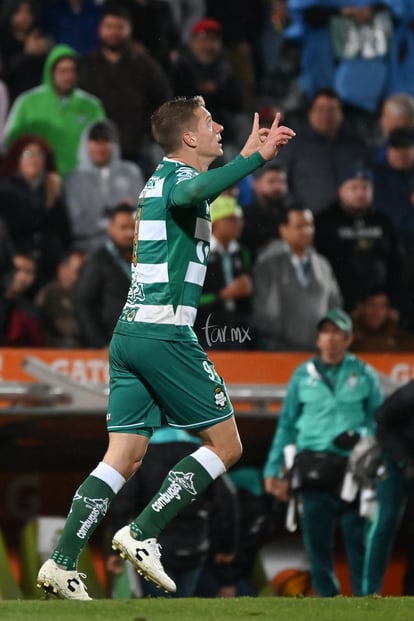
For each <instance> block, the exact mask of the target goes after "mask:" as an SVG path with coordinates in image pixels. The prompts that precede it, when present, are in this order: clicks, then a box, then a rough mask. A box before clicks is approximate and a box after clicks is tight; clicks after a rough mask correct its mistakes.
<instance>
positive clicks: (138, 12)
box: [104, 0, 181, 75]
mask: <svg viewBox="0 0 414 621" xmlns="http://www.w3.org/2000/svg"><path fill="white" fill-rule="evenodd" d="M111 2H112V3H113V4H114V6H124V7H125V8H126V9H127V11H128V13H129V14H130V16H131V23H132V38H133V39H135V41H138V42H139V43H141V44H142V45H143V46H144V47H145V49H146V50H147V51H148V52H149V54H150V55H151V56H152V58H154V59H155V60H156V61H157V62H158V63H159V64H160V65H161V67H162V68H163V69H164V71H165V72H166V73H167V75H168V73H169V72H170V70H171V60H172V58H173V57H174V55H175V54H176V50H177V48H178V47H179V43H180V34H179V29H180V28H181V26H179V27H177V26H176V23H175V20H174V18H173V12H172V6H171V5H170V3H169V2H165V0H107V6H108V5H109V3H111ZM104 10H106V11H107V10H108V9H107V7H105V9H104Z"/></svg>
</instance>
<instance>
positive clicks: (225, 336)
mask: <svg viewBox="0 0 414 621" xmlns="http://www.w3.org/2000/svg"><path fill="white" fill-rule="evenodd" d="M210 209H211V212H210V213H211V222H212V229H213V231H212V232H213V234H212V237H211V244H210V256H209V259H208V264H207V273H206V278H205V281H204V287H203V293H202V295H201V301H200V307H199V309H198V312H197V318H196V322H195V327H194V329H195V331H196V333H197V336H198V338H199V341H200V343H201V345H202V346H203V347H204V348H205V349H245V348H246V347H248V346H249V344H250V342H251V336H250V335H249V329H248V326H247V319H248V316H249V313H250V309H251V295H252V281H251V277H250V255H249V252H248V251H247V250H246V248H243V247H242V246H240V244H239V238H240V235H241V231H242V228H243V213H242V210H241V207H240V206H239V205H238V204H237V201H236V199H235V198H234V197H232V196H228V195H224V194H223V195H221V196H219V197H218V198H217V199H216V200H215V201H213V202H212V203H211V206H210Z"/></svg>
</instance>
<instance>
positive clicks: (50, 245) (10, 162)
mask: <svg viewBox="0 0 414 621" xmlns="http://www.w3.org/2000/svg"><path fill="white" fill-rule="evenodd" d="M1 172H2V175H1V177H0V218H2V219H3V220H4V222H5V223H6V225H7V228H8V230H9V233H10V237H11V240H12V243H13V245H14V247H15V250H16V252H19V253H24V254H27V253H30V254H33V255H34V256H35V258H36V261H37V271H38V276H37V279H36V286H37V287H38V286H40V285H41V284H44V283H45V282H48V281H49V280H50V279H51V278H53V276H54V274H55V269H56V265H57V263H58V261H59V258H60V256H61V253H62V252H64V251H65V250H66V249H67V248H68V247H69V245H70V242H71V229H70V222H69V216H68V213H67V209H66V205H65V202H64V200H63V196H62V180H61V178H60V176H59V175H58V174H57V173H56V169H55V165H54V160H53V153H52V151H51V149H50V147H49V145H48V144H47V143H46V142H45V141H44V140H42V139H41V138H37V137H36V136H28V135H26V136H21V137H20V138H17V140H16V141H15V142H14V143H13V144H12V145H11V146H10V149H9V151H8V152H7V155H6V157H5V158H4V160H3V162H2V167H1Z"/></svg>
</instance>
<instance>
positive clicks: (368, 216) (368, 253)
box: [315, 202, 401, 310]
mask: <svg viewBox="0 0 414 621" xmlns="http://www.w3.org/2000/svg"><path fill="white" fill-rule="evenodd" d="M315 247H316V249H317V250H318V252H320V253H321V254H323V255H325V257H326V258H327V259H328V260H329V262H330V264H331V266H332V269H333V271H334V273H335V276H336V279H337V281H338V284H339V287H340V289H341V292H342V295H343V298H344V304H345V309H346V310H352V309H353V308H354V306H355V304H356V303H357V301H358V299H359V297H360V295H361V294H363V293H365V292H366V290H367V289H368V288H369V287H373V286H380V285H381V286H384V287H386V288H387V290H388V291H389V294H390V295H391V297H392V298H393V301H395V298H396V297H397V292H398V287H399V282H400V272H401V247H400V243H399V239H398V236H397V234H396V231H395V229H394V227H393V225H392V223H391V220H390V219H389V218H388V216H387V215H386V214H383V213H379V212H377V211H374V210H373V209H368V210H366V211H364V212H361V214H360V215H353V214H350V213H348V212H347V211H345V210H344V209H343V208H342V207H341V205H340V204H339V202H335V203H334V204H333V205H331V207H330V208H329V209H327V210H326V211H325V212H323V213H321V214H319V215H318V216H317V217H316V218H315Z"/></svg>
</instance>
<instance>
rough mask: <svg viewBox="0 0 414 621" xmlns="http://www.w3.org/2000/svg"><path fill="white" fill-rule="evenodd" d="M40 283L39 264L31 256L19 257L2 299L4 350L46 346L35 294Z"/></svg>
mask: <svg viewBox="0 0 414 621" xmlns="http://www.w3.org/2000/svg"><path fill="white" fill-rule="evenodd" d="M35 280H36V261H35V259H34V257H33V256H31V255H30V254H15V255H14V256H13V267H12V269H11V271H10V273H9V275H8V278H7V279H6V286H5V289H4V293H3V296H2V298H1V299H0V307H1V306H2V307H3V308H2V310H1V311H0V316H3V322H4V323H3V325H2V326H0V328H2V329H1V331H0V345H1V346H2V347H43V346H44V345H45V339H44V336H43V333H42V328H41V324H40V321H39V318H38V315H37V312H36V308H35V306H34V304H33V302H32V301H31V292H32V287H33V284H34V282H35Z"/></svg>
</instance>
